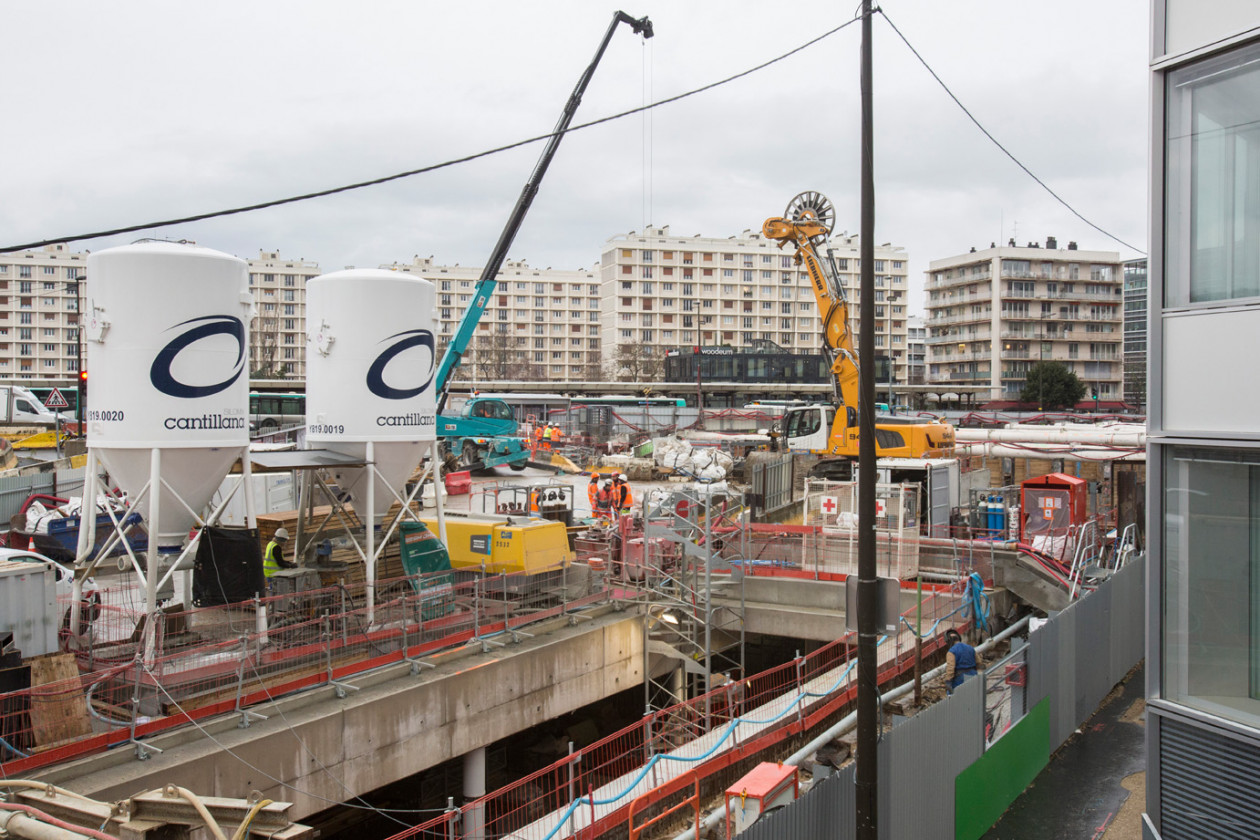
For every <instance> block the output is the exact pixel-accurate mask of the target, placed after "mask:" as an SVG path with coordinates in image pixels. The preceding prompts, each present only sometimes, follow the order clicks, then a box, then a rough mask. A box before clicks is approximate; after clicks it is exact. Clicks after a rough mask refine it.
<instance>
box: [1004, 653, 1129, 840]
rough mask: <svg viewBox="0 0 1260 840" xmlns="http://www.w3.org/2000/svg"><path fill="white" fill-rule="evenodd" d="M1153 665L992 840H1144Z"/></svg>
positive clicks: (1089, 725) (1109, 705)
mask: <svg viewBox="0 0 1260 840" xmlns="http://www.w3.org/2000/svg"><path fill="white" fill-rule="evenodd" d="M1144 689H1145V666H1144V665H1139V666H1138V667H1137V668H1136V669H1134V670H1133V671H1132V672H1131V673H1130V674H1129V676H1128V678H1127V680H1126V682H1124V683H1122V684H1121V685H1120V686H1118V687H1117V689H1116V690H1114V691H1113V692H1112V693H1111V694H1110V695H1108V697H1107V699H1106V700H1105V701H1103V705H1102V706H1101V707H1100V708H1099V710H1098V711H1097V712H1095V713H1094V715H1093V717H1091V718H1090V719H1089V720H1087V721H1085V723H1084V724H1082V726H1081V728H1080V729H1079V730H1077V732H1076V734H1075V735H1073V736H1072V737H1071V738H1069V739H1068V740H1067V742H1066V743H1065V744H1063V746H1062V747H1060V748H1059V750H1058V752H1056V753H1055V754H1054V755H1052V756H1051V757H1050V763H1049V764H1048V765H1047V766H1046V768H1045V769H1044V770H1042V771H1041V773H1040V774H1039V775H1038V776H1037V778H1036V779H1034V780H1033V783H1032V785H1031V786H1030V787H1029V788H1028V789H1027V790H1026V791H1024V793H1023V794H1021V795H1020V797H1019V798H1018V799H1016V800H1015V802H1014V804H1012V805H1011V807H1010V808H1009V809H1007V811H1006V813H1005V814H1003V815H1002V818H1001V819H1000V820H998V822H997V824H996V825H994V826H993V828H991V829H989V831H988V833H986V834H985V835H984V840H1078V838H1079V839H1080V840H1140V838H1141V836H1142V829H1141V815H1142V811H1143V810H1144V809H1145V804H1146V797H1145V785H1146V701H1145V692H1144Z"/></svg>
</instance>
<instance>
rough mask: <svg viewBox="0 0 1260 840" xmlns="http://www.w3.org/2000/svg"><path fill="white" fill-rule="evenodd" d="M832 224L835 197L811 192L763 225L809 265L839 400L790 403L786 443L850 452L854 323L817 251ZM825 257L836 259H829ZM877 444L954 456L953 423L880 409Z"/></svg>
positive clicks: (854, 425)
mask: <svg viewBox="0 0 1260 840" xmlns="http://www.w3.org/2000/svg"><path fill="white" fill-rule="evenodd" d="M834 224H835V209H834V208H833V207H832V204H831V202H830V201H828V200H827V198H826V197H825V196H824V195H822V194H821V193H817V192H806V193H801V194H800V195H798V196H796V198H794V199H792V201H791V202H790V203H789V204H788V207H787V211H786V212H785V213H784V214H783V215H782V216H776V217H773V218H770V219H766V221H765V224H763V225H762V226H761V232H762V235H763V236H765V237H766V239H769V240H773V241H775V242H778V244H779V247H780V248H783V247H784V246H786V245H787V244H788V243H791V244H792V246H793V248H794V257H795V260H796V263H797V264H798V265H802V264H803V265H804V266H805V269H806V271H808V272H809V279H810V286H811V288H813V290H814V299H815V300H816V301H817V303H818V312H819V315H821V316H822V342H823V352H824V353H825V354H826V356H827V359H828V361H829V362H830V365H831V375H832V377H833V379H834V383H835V389H836V400H837V402H838V404H839V405H838V406H835V407H831V406H805V407H803V408H799V409H792V410H790V411H789V412H788V413H787V415H785V416H784V418H783V425H784V433H785V437H786V438H787V440H788V446H789V448H791V449H796V450H807V451H810V452H814V453H816V454H819V455H823V456H833V457H834V456H839V457H840V458H842V459H846V460H852V459H856V458H857V455H858V419H857V407H858V395H859V388H858V377H859V367H858V351H857V345H856V344H855V343H854V337H853V332H852V330H851V329H850V328H849V304H848V301H847V300H846V299H845V295H844V286H843V285H842V284H841V283H840V281H839V278H838V277H837V275H836V273H835V271H834V270H831V271H828V270H827V268H826V267H825V266H824V263H823V261H822V259H821V258H820V257H819V255H818V248H819V247H820V246H821V245H822V244H823V243H824V242H826V240H827V236H828V235H830V233H831V230H832V227H833V225H834ZM827 265H828V266H830V265H831V263H830V260H828V263H827ZM875 445H876V452H877V453H878V454H879V456H880V457H899V458H938V457H951V456H952V455H953V454H954V427H953V426H951V425H949V424H948V423H943V422H938V421H935V420H920V419H918V418H910V417H879V418H876V423H875ZM844 466H845V467H847V466H848V465H847V464H845V465H844Z"/></svg>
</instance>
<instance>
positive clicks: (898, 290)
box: [600, 225, 909, 382]
mask: <svg viewBox="0 0 1260 840" xmlns="http://www.w3.org/2000/svg"><path fill="white" fill-rule="evenodd" d="M828 248H830V250H831V252H832V256H833V257H834V259H835V265H836V269H837V274H838V276H839V278H840V281H841V283H842V285H843V286H844V288H845V293H846V295H847V297H848V300H849V302H850V310H849V312H850V322H851V324H852V329H853V331H854V335H855V336H856V335H857V334H858V331H859V330H860V328H861V323H860V320H859V318H858V311H857V310H858V302H859V300H860V299H859V296H858V292H859V290H858V281H859V276H860V275H859V270H860V265H859V250H860V249H859V240H858V237H857V236H849V235H847V234H839V235H836V236H833V237H832V238H831V240H830V242H829V243H828V245H827V246H824V248H822V249H821V250H822V252H823V254H824V255H825V254H826V252H827V250H828ZM908 265H909V258H908V256H907V254H906V251H905V249H903V248H900V247H896V246H893V245H891V244H888V243H885V244H884V245H881V246H878V247H876V249H875V266H874V271H875V318H876V324H875V346H874V348H873V352H874V353H875V355H876V357H877V358H878V357H884V358H887V359H891V360H892V363H893V377H894V381H895V382H906V378H907V376H908V354H907V351H906V347H907V344H906V336H907V327H906V324H907V315H906V312H907V303H908V302H907V300H906V290H907V288H908V286H907V279H906V278H907V274H908V271H909V269H908ZM600 315H601V318H602V331H601V336H602V339H603V344H604V352H605V356H606V358H605V362H606V363H607V362H609V361H610V360H611V359H613V358H615V357H616V355H617V353H618V352H619V350H618V348H630V347H641V348H645V349H646V350H648V351H649V352H651V353H653V354H658V355H660V356H663V355H664V354H665V352H666V351H668V350H672V349H676V348H690V347H692V346H695V345H705V346H708V345H730V346H734V347H750V346H752V345H753V342H754V341H757V340H766V341H773V342H775V343H776V344H778V345H779V346H780V347H782V348H784V349H785V350H788V351H795V352H817V351H818V349H819V347H820V343H821V337H820V336H821V332H822V322H821V320H820V316H819V313H818V305H817V303H816V301H815V298H814V293H813V291H812V289H811V287H810V283H809V276H808V274H807V273H806V272H805V270H804V268H803V267H802V266H799V265H796V264H795V262H794V259H793V256H792V248H791V246H790V245H789V246H787V247H786V248H784V249H782V250H780V249H779V247H778V243H777V242H774V241H772V240H767V239H765V238H764V237H763V236H762V235H761V234H760V232H752V231H747V230H746V231H744V232H743V233H742V234H740V235H739V236H731V237H728V238H726V239H720V238H712V237H702V236H700V235H696V236H692V237H683V236H678V235H677V234H674V233H672V232H671V231H670V229H669V226H668V225H666V226H665V227H655V228H649V229H647V230H646V231H643V232H642V233H637V232H635V231H631V232H630V233H628V234H624V235H618V236H614V237H612V238H611V239H609V240H607V241H606V242H605V243H604V248H603V251H602V253H601V255H600ZM858 349H859V352H863V353H864V352H866V348H862V347H859V348H858ZM620 352H625V351H624V350H622V351H620Z"/></svg>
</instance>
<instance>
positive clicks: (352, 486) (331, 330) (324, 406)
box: [306, 269, 438, 523]
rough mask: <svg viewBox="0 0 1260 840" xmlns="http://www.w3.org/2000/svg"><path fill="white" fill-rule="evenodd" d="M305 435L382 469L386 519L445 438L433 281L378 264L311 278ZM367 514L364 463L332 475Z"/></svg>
mask: <svg viewBox="0 0 1260 840" xmlns="http://www.w3.org/2000/svg"><path fill="white" fill-rule="evenodd" d="M306 326H307V350H306V441H307V446H309V447H310V448H311V449H329V450H332V451H335V452H339V453H341V454H343V455H349V456H351V457H354V458H360V459H365V460H371V461H372V462H373V463H374V464H375V466H376V472H377V474H376V479H375V482H376V486H375V488H374V492H373V507H374V510H373V511H372V512H371V513H372V518H373V521H374V522H377V523H379V522H381V520H382V519H383V518H384V515H385V512H386V511H387V510H388V509H389V506H390V504H391V503H393V502H394V500H395V494H396V493H397V494H400V495H401V493H402V491H403V489H404V487H405V485H406V483H407V479H409V478H410V477H411V475H412V473H413V472H415V469H416V467H417V466H418V465H419V463H420V459H421V457H422V456H423V448H424V445H425V444H431V443H433V442H434V441H435V440H436V437H437V424H436V422H435V420H436V415H437V392H436V388H435V386H434V381H433V380H434V376H435V374H436V371H437V361H438V360H437V355H436V353H437V341H436V336H435V326H436V323H435V321H434V311H433V284H432V283H431V282H429V281H428V280H425V279H424V278H422V277H416V276H413V275H409V274H402V273H399V272H394V271H384V270H380V269H351V270H347V271H338V272H335V273H333V274H324V275H321V276H319V277H316V278H315V279H314V280H311V281H310V282H308V283H307V284H306ZM334 478H335V480H336V481H337V484H338V486H339V487H340V488H341V489H342V490H343V491H345V492H346V493H347V495H348V496H349V497H350V499H351V501H352V502H354V504H355V507H356V510H359V511H361V512H363V511H365V509H366V505H367V495H368V493H367V490H368V481H369V479H368V478H367V476H366V474H365V470H364V469H361V468H359V469H342V470H339V471H337V472H336V473H335V474H334Z"/></svg>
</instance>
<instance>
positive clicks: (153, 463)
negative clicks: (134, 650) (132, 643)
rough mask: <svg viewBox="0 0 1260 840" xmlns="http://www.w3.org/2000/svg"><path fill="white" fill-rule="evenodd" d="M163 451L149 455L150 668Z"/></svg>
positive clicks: (146, 572)
mask: <svg viewBox="0 0 1260 840" xmlns="http://www.w3.org/2000/svg"><path fill="white" fill-rule="evenodd" d="M161 499H162V450H161V449H158V448H157V447H154V448H153V449H152V450H151V451H150V454H149V550H148V552H147V554H146V559H145V568H144V614H145V616H146V619H145V620H146V624H145V628H144V631H145V642H144V662H145V664H146V665H150V666H152V665H153V661H154V658H155V656H156V654H157V635H158V625H159V624H160V623H161V622H159V621H158V620H157V586H158V535H159V534H160V533H161V527H162V525H161V523H162V520H161V519H160V518H159V517H160V515H161V512H162V504H161Z"/></svg>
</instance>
